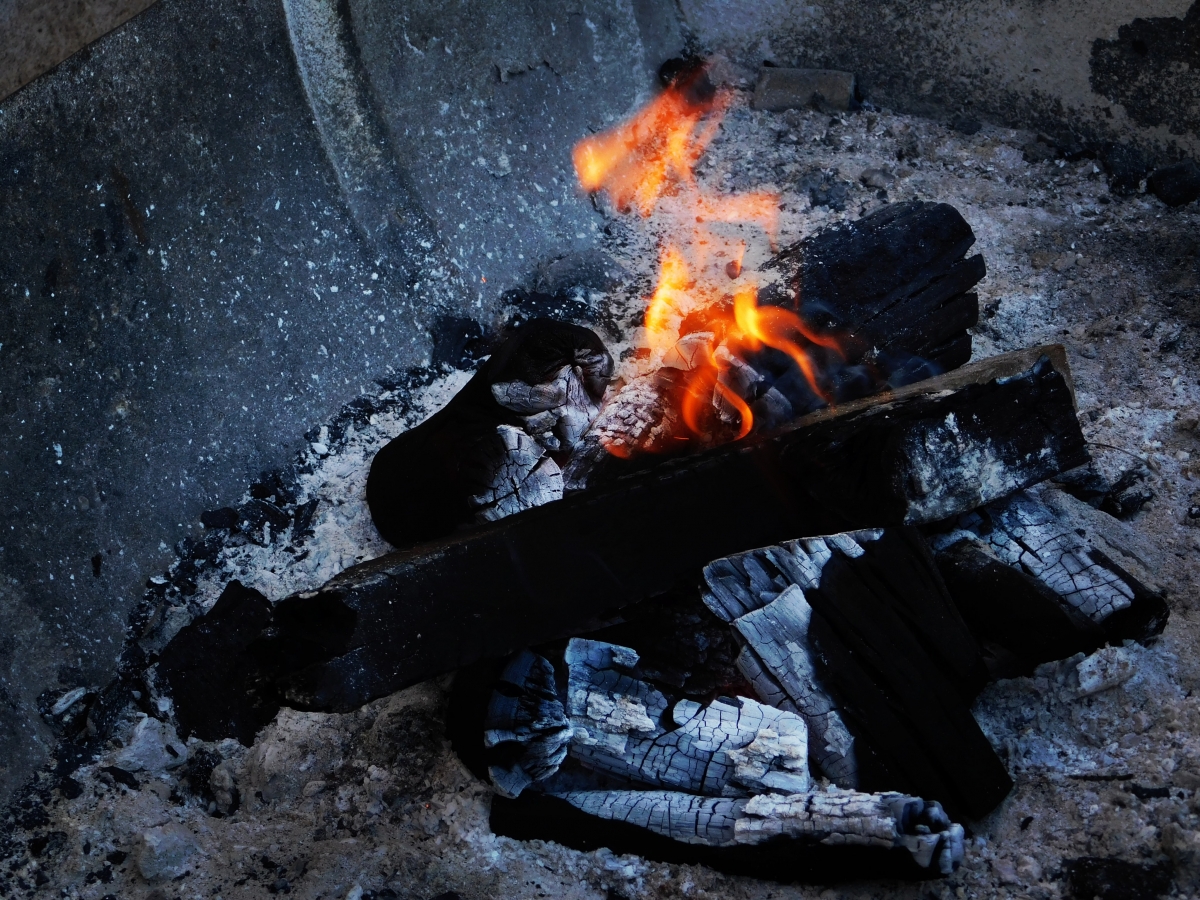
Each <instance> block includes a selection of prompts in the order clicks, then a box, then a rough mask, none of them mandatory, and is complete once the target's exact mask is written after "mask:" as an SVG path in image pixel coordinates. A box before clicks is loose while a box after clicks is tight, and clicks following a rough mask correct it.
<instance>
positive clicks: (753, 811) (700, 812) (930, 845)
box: [557, 788, 963, 874]
mask: <svg viewBox="0 0 1200 900" xmlns="http://www.w3.org/2000/svg"><path fill="white" fill-rule="evenodd" d="M557 796H559V797H561V798H562V799H564V800H566V801H567V802H568V803H570V804H571V805H572V806H575V807H576V808H578V809H581V810H583V811H584V812H587V813H590V814H592V815H594V816H599V817H600V818H603V819H610V820H615V821H621V822H626V823H629V824H632V825H638V826H640V827H642V828H645V829H647V830H649V831H652V832H654V833H656V834H661V835H665V836H667V837H671V838H674V839H675V840H678V841H682V842H684V843H689V844H702V845H706V846H711V847H726V846H736V845H754V844H761V843H764V842H766V841H770V840H775V839H778V838H792V839H800V840H805V841H809V842H812V843H821V844H832V845H838V844H841V845H857V846H866V847H879V848H883V849H890V848H893V847H901V848H904V849H906V850H908V852H909V853H911V854H912V855H913V859H914V860H915V861H916V862H917V863H918V864H919V865H921V866H923V867H929V866H930V865H936V866H937V867H938V869H939V871H941V872H942V873H944V874H949V873H950V872H952V871H954V869H955V868H956V867H957V865H958V864H959V863H960V862H961V861H962V857H963V828H962V826H961V825H957V824H955V823H953V822H951V821H950V819H949V818H948V817H947V816H946V814H945V812H944V811H943V810H942V808H941V806H940V805H939V804H937V803H926V802H925V801H923V800H920V799H918V798H915V797H909V796H906V795H904V794H896V793H883V794H861V793H858V792H857V791H845V790H839V789H836V788H833V789H830V790H826V791H814V792H805V793H797V794H790V795H780V794H761V795H758V796H755V797H752V798H750V799H748V800H747V799H738V800H733V799H728V798H721V797H697V796H694V795H692V794H683V793H679V792H676V791H572V792H568V793H563V794H558V795H557Z"/></svg>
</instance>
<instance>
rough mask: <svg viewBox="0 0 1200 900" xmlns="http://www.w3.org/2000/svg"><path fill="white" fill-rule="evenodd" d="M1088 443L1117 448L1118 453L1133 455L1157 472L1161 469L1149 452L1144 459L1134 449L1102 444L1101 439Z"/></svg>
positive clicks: (1109, 448) (1107, 448)
mask: <svg viewBox="0 0 1200 900" xmlns="http://www.w3.org/2000/svg"><path fill="white" fill-rule="evenodd" d="M1087 443H1088V444H1089V445H1090V446H1092V447H1103V448H1104V449H1105V450H1116V451H1117V452H1118V453H1124V454H1125V455H1126V456H1132V457H1133V458H1134V459H1136V460H1137V461H1138V462H1140V463H1145V464H1146V465H1147V466H1149V467H1150V468H1151V469H1153V470H1154V471H1155V472H1158V471H1161V470H1160V468H1159V465H1158V463H1157V462H1155V461H1154V458H1153V457H1152V456H1150V454H1149V453H1147V454H1146V457H1145V459H1143V458H1142V457H1141V456H1138V454H1136V453H1134V452H1133V451H1132V450H1126V449H1125V448H1124V447H1114V446H1113V445H1112V444H1102V443H1100V441H1088V442H1087Z"/></svg>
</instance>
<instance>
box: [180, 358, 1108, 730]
mask: <svg viewBox="0 0 1200 900" xmlns="http://www.w3.org/2000/svg"><path fill="white" fill-rule="evenodd" d="M1085 460H1086V450H1085V443H1084V440H1083V435H1082V434H1081V432H1080V430H1079V424H1078V421H1077V419H1076V416H1075V409H1074V403H1073V398H1072V394H1071V387H1070V376H1069V374H1068V369H1067V365H1066V359H1065V355H1064V353H1063V351H1062V348H1061V347H1045V348H1036V349H1033V350H1028V351H1023V352H1020V353H1013V354H1006V355H1004V356H998V357H994V358H991V359H988V360H984V361H982V362H980V363H976V364H973V365H971V366H968V367H964V368H963V369H960V370H958V371H956V372H952V373H948V374H946V375H942V376H939V377H937V378H933V379H929V380H927V381H925V382H922V383H920V384H916V385H909V386H907V387H904V388H900V389H898V390H896V391H895V392H893V393H891V394H888V395H887V396H884V397H877V398H872V399H868V400H862V401H856V402H854V403H848V404H846V405H845V406H843V407H840V408H838V409H836V410H825V411H821V412H818V413H814V414H812V415H809V416H806V417H804V418H802V419H800V420H798V421H797V422H796V423H795V425H793V426H792V427H789V428H788V429H786V430H783V431H781V432H779V433H776V434H773V435H770V436H766V437H763V438H760V439H757V440H753V441H746V442H743V443H738V444H732V445H727V446H724V447H719V448H716V449H714V450H712V451H709V452H707V453H702V454H697V455H695V456H692V457H687V458H682V459H674V460H665V461H663V462H661V463H659V464H658V465H656V466H653V467H652V468H650V469H648V470H646V471H642V472H639V473H637V474H634V475H631V476H629V477H628V478H625V479H622V480H621V481H620V482H618V483H617V484H616V485H614V486H613V487H611V488H609V489H605V490H603V491H596V492H594V493H592V492H587V493H584V494H580V495H577V496H575V497H568V498H566V499H563V500H560V501H558V502H556V503H550V504H547V505H546V506H542V507H539V508H537V509H532V510H527V511H525V512H523V513H520V514H518V515H516V516H512V517H510V518H507V519H504V520H502V521H500V522H496V523H492V524H490V525H487V526H481V527H478V528H477V529H476V530H474V531H471V532H468V533H464V534H461V535H456V536H454V537H451V538H447V539H443V540H441V541H438V542H434V543H430V544H426V545H424V546H420V547H414V548H411V549H409V550H402V551H397V552H394V553H391V554H388V555H386V556H383V557H380V558H379V559H376V560H372V561H370V562H367V563H363V564H361V565H358V566H354V567H352V568H350V569H347V570H346V571H345V572H343V573H342V574H340V575H338V576H337V577H335V578H334V579H332V580H331V581H330V582H329V583H328V584H326V585H325V586H324V587H323V588H321V589H320V590H319V591H315V592H312V593H306V594H300V595H296V596H294V597H290V598H287V599H284V600H282V601H280V602H279V604H278V605H277V607H276V608H275V621H276V627H275V628H273V629H272V630H271V633H270V634H269V635H268V636H267V639H266V643H267V644H268V648H267V649H270V651H271V652H272V653H273V654H274V656H273V657H272V658H273V659H275V660H276V661H277V666H278V667H277V668H276V670H275V673H276V684H277V685H278V687H279V689H280V691H281V694H282V696H283V698H284V700H285V701H286V702H288V703H291V704H293V705H296V706H300V707H303V708H309V709H319V710H330V711H342V712H345V711H349V710H352V709H356V708H357V707H359V706H361V705H362V704H363V703H366V702H368V701H369V700H372V699H374V698H377V697H381V696H385V695H387V694H390V693H392V692H393V691H396V690H398V689H400V688H401V687H404V686H406V685H409V684H413V683H416V682H419V681H423V680H425V679H427V678H430V677H432V676H434V675H437V674H440V673H442V672H447V671H450V670H453V669H456V668H459V667H461V666H463V665H466V664H468V663H470V662H472V661H474V660H478V659H483V658H500V657H504V656H507V655H509V654H512V653H515V652H517V651H518V650H520V649H521V648H523V647H527V646H534V645H537V644H539V643H541V642H544V641H548V640H552V639H555V638H559V637H567V636H571V635H575V634H581V633H585V632H587V631H589V630H592V629H594V628H595V627H597V625H598V624H599V623H600V622H601V621H602V619H603V617H605V616H608V615H611V614H612V613H613V612H614V611H615V610H617V609H619V608H620V607H623V606H626V605H628V604H631V603H636V602H638V601H641V600H645V599H648V598H652V597H656V596H660V595H662V594H664V593H666V592H667V591H669V590H671V589H672V588H673V587H676V586H678V585H680V584H687V583H689V582H692V581H694V579H696V578H697V576H698V575H699V572H700V570H701V569H702V567H703V566H704V565H705V564H707V563H708V562H709V561H710V560H713V559H717V558H719V557H722V556H728V555H730V554H732V553H737V552H740V551H742V550H746V549H748V548H750V547H761V546H764V545H768V544H772V543H775V542H777V541H780V540H785V539H788V538H791V537H793V536H795V535H797V534H830V533H837V532H841V531H847V530H852V529H855V528H863V527H868V526H879V525H899V524H901V523H904V522H929V521H933V520H940V519H944V518H948V517H951V516H956V515H959V514H961V513H963V512H965V511H967V510H969V509H972V508H974V507H976V506H979V505H980V504H982V503H988V502H991V501H992V500H996V499H999V497H1001V496H1003V495H1005V494H1007V493H1010V492H1012V491H1015V490H1019V489H1021V488H1023V487H1026V486H1028V485H1030V484H1034V483H1037V482H1040V481H1043V480H1044V479H1046V478H1049V477H1051V476H1053V475H1055V474H1057V473H1058V472H1059V471H1061V470H1064V469H1067V468H1072V467H1074V466H1076V465H1079V464H1081V463H1082V462H1083V461H1085ZM338 617H346V618H348V619H349V620H351V621H352V628H351V629H350V630H349V632H348V633H346V632H342V631H338V632H336V633H329V631H328V629H327V628H326V626H325V624H324V623H325V621H326V620H327V619H334V620H337V619H338ZM318 645H319V646H320V647H322V648H325V650H326V652H327V655H326V656H324V658H323V659H321V661H319V662H315V663H312V662H310V659H311V657H308V656H303V657H297V656H295V655H294V654H293V653H292V648H293V647H296V646H304V647H309V646H318ZM271 648H273V649H271ZM169 652H170V651H164V655H167V654H169Z"/></svg>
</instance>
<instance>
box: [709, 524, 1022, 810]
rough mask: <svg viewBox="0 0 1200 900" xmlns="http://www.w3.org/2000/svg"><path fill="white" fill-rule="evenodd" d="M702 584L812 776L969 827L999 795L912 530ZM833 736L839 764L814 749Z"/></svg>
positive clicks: (758, 553) (947, 620)
mask: <svg viewBox="0 0 1200 900" xmlns="http://www.w3.org/2000/svg"><path fill="white" fill-rule="evenodd" d="M705 580H706V582H707V584H708V585H709V593H708V594H706V600H707V601H708V602H709V606H710V607H711V608H712V609H713V610H714V612H716V613H717V614H718V615H721V616H724V617H726V618H727V619H729V620H730V621H732V623H733V625H734V627H735V628H737V629H738V631H739V632H740V633H741V634H742V635H743V637H744V638H745V639H746V641H747V648H748V649H749V650H750V651H751V652H752V653H753V655H754V657H755V658H756V660H757V662H758V663H759V665H760V666H761V668H762V669H764V670H766V671H767V672H768V673H770V675H772V676H773V677H774V679H775V680H776V681H777V682H778V684H779V685H780V686H781V687H782V689H783V690H784V691H785V693H787V694H788V696H789V698H790V699H791V700H792V702H793V703H794V704H795V706H796V708H797V709H798V710H799V711H800V712H801V715H803V716H804V717H805V719H806V721H808V724H809V728H810V730H811V731H812V732H813V733H814V740H813V750H814V754H813V755H814V759H815V761H816V762H817V764H818V765H819V766H821V767H822V768H823V769H825V767H826V766H829V767H832V768H834V769H835V771H840V772H845V770H846V769H847V768H849V766H850V763H851V759H853V762H854V763H857V772H856V779H857V784H858V786H859V787H860V788H862V789H871V790H883V789H891V788H897V787H899V788H902V789H904V790H908V791H913V792H914V793H919V794H921V795H922V796H928V797H935V798H937V799H938V800H940V801H941V802H943V803H945V804H946V805H947V808H950V809H952V810H960V811H962V812H964V813H966V814H967V815H970V816H972V817H978V816H980V815H983V814H985V813H986V812H988V811H989V810H990V809H992V808H993V807H994V806H995V805H996V803H998V802H999V801H1000V800H1001V799H1002V798H1003V797H1004V795H1005V794H1006V793H1007V792H1008V789H1009V788H1010V787H1011V781H1010V780H1009V778H1008V775H1007V773H1006V772H1005V770H1004V767H1003V765H1002V764H1001V763H1000V761H999V759H997V757H996V755H995V752H994V751H993V750H992V748H991V746H990V745H989V744H988V742H987V740H986V738H984V736H983V733H982V732H981V731H980V730H979V726H978V725H977V724H976V723H975V720H974V719H973V718H972V717H971V715H970V712H969V711H968V709H967V705H966V704H967V701H968V700H969V699H970V698H971V697H972V696H973V694H974V692H975V691H976V690H977V689H978V688H979V687H981V686H982V685H983V683H984V682H985V681H986V678H987V673H986V670H985V668H984V664H983V660H982V658H981V656H980V653H979V650H978V647H977V645H976V642H975V640H974V639H973V638H972V636H971V634H970V632H969V630H968V629H967V627H966V625H965V623H964V622H963V621H962V619H961V617H960V616H959V615H958V613H957V610H956V609H955V607H954V604H953V602H952V600H951V599H950V597H949V595H948V594H947V592H946V588H945V586H944V585H943V583H942V581H941V578H940V576H939V574H938V572H937V569H936V567H935V566H934V563H933V559H932V557H931V555H930V553H929V550H928V548H927V547H926V546H925V545H924V541H923V539H922V538H921V536H920V534H919V533H918V532H917V531H916V529H914V528H894V529H885V530H874V531H865V532H858V533H856V534H840V535H830V536H827V537H824V538H809V539H804V540H801V541H791V542H789V543H787V544H785V545H783V546H774V547H767V548H761V549H758V550H753V551H749V552H746V553H742V554H739V555H737V556H734V557H731V558H728V559H724V560H718V561H716V562H714V563H712V564H710V565H709V566H708V567H707V569H706V570H705ZM831 713H832V714H834V715H836V717H837V718H834V716H833V715H831ZM843 722H844V723H845V726H849V730H850V732H851V733H853V734H854V736H855V739H854V742H853V745H852V756H851V753H850V752H843V753H840V754H839V753H838V752H836V751H837V750H838V749H840V748H839V747H838V745H837V744H836V743H835V741H829V740H828V739H827V743H826V746H825V747H824V748H822V747H821V745H820V741H819V739H818V738H817V734H819V733H822V732H824V733H825V734H829V733H830V732H833V734H834V736H835V737H837V736H839V735H838V731H837V730H836V728H831V723H832V724H833V725H835V726H838V725H842V723H843ZM843 727H844V726H843ZM842 746H843V747H844V746H845V744H844V743H843V744H842ZM822 750H823V751H824V753H822ZM826 774H829V775H830V776H831V777H833V775H832V773H831V772H830V771H828V770H826ZM843 777H845V776H844V775H843Z"/></svg>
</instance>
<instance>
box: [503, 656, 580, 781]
mask: <svg viewBox="0 0 1200 900" xmlns="http://www.w3.org/2000/svg"><path fill="white" fill-rule="evenodd" d="M484 726H485V727H484V734H483V745H484V747H485V748H487V749H488V750H489V751H490V756H491V763H490V765H489V766H488V775H489V776H490V777H491V779H492V784H494V785H495V786H496V790H497V792H499V793H500V794H501V795H502V796H505V797H516V796H518V795H519V794H520V793H521V791H523V790H524V789H525V788H526V787H528V786H529V785H530V784H532V783H533V782H535V781H541V780H542V779H545V778H548V777H550V776H551V775H553V774H554V773H555V772H556V771H557V770H558V767H559V766H560V765H562V762H563V760H564V759H566V756H567V748H568V745H569V744H570V741H571V723H570V720H568V718H567V715H566V712H565V711H564V709H563V705H562V702H561V701H560V700H559V699H558V691H557V688H556V686H555V682H554V667H553V666H552V665H551V664H550V661H549V660H547V659H546V658H545V657H543V656H538V655H537V654H536V653H532V652H530V651H529V650H522V651H521V652H520V653H518V654H517V655H516V656H514V657H513V658H512V659H511V660H510V661H509V662H508V664H507V665H506V666H505V667H504V671H503V672H501V673H500V678H499V679H498V680H497V683H496V687H495V689H494V690H493V691H492V696H491V699H490V700H489V702H488V708H487V718H486V719H485V721H484Z"/></svg>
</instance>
